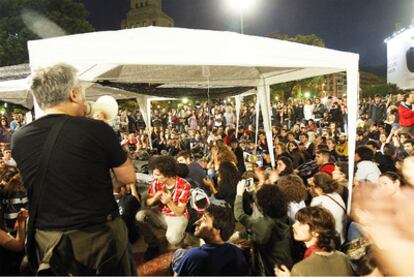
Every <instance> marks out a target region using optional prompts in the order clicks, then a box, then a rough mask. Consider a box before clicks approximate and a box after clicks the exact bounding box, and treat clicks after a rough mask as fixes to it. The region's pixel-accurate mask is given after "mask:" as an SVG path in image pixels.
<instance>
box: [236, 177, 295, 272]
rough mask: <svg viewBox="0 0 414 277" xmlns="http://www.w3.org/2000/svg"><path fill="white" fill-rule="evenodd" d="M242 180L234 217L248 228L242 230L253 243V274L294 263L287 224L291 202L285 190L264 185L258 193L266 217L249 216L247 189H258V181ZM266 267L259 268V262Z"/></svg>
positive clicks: (259, 203) (261, 208) (238, 189)
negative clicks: (246, 211)
mask: <svg viewBox="0 0 414 277" xmlns="http://www.w3.org/2000/svg"><path fill="white" fill-rule="evenodd" d="M247 181H248V180H242V181H240V182H239V183H238V184H237V196H236V201H235V203H234V216H235V218H236V220H237V221H239V222H240V223H241V224H243V225H244V226H245V227H246V231H244V232H241V233H239V237H240V238H245V239H249V240H250V241H251V242H252V243H253V248H254V250H253V252H254V255H253V260H255V262H254V263H253V264H255V265H256V266H255V267H254V268H252V273H253V275H263V274H264V275H265V276H269V275H270V274H271V273H272V268H273V266H274V264H286V265H288V266H289V267H290V266H291V265H292V255H291V242H292V241H291V239H292V238H291V234H290V227H289V225H288V224H287V202H286V199H285V196H284V194H283V193H282V192H281V190H280V189H279V188H278V187H277V186H274V185H264V186H262V187H261V188H260V189H259V190H258V191H257V193H256V197H257V206H258V208H259V210H260V211H261V212H262V214H263V217H259V218H257V217H254V216H249V215H247V214H246V213H245V212H244V210H243V203H242V202H243V193H244V191H245V189H253V190H255V184H254V183H252V184H249V186H247V187H246V182H247ZM260 260H261V261H262V262H263V265H264V268H262V269H261V268H260V267H259V265H258V264H259V261H260Z"/></svg>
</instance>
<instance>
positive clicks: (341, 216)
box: [308, 172, 346, 244]
mask: <svg viewBox="0 0 414 277" xmlns="http://www.w3.org/2000/svg"><path fill="white" fill-rule="evenodd" d="M308 185H309V187H310V190H311V194H312V196H313V198H312V201H311V203H310V206H312V207H314V206H321V207H324V208H325V209H327V210H329V211H330V212H331V213H332V215H333V216H334V218H335V229H336V231H337V232H338V234H339V236H340V238H341V244H342V243H344V242H345V226H346V222H345V221H346V206H345V202H344V201H343V200H342V197H341V196H340V195H339V193H337V189H338V183H337V182H335V181H334V180H333V179H332V177H331V176H330V175H329V174H328V173H325V172H318V173H316V174H315V175H313V177H312V178H309V179H308Z"/></svg>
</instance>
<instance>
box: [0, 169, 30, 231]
mask: <svg viewBox="0 0 414 277" xmlns="http://www.w3.org/2000/svg"><path fill="white" fill-rule="evenodd" d="M0 199H1V209H2V214H1V216H3V217H4V223H5V224H4V228H5V230H6V231H7V232H14V229H15V224H16V221H17V216H18V214H19V212H20V210H21V209H27V208H28V203H29V200H28V199H27V191H26V189H25V187H24V186H23V182H22V179H21V177H20V174H18V173H14V174H13V176H12V177H11V178H10V180H8V181H6V182H5V185H4V187H3V189H2V190H1V191H0Z"/></svg>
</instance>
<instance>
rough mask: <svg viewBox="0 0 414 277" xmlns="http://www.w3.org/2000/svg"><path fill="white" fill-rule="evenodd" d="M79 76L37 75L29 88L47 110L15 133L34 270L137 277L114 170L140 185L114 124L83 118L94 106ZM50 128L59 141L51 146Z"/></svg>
mask: <svg viewBox="0 0 414 277" xmlns="http://www.w3.org/2000/svg"><path fill="white" fill-rule="evenodd" d="M76 73H77V71H76V69H75V68H74V67H72V66H70V65H67V64H57V65H54V66H51V67H48V68H44V69H40V70H39V71H38V72H37V73H36V74H35V75H34V76H32V84H31V92H32V93H33V95H34V97H35V98H36V101H37V103H38V105H39V106H40V108H41V109H43V111H44V112H45V114H46V115H45V116H43V117H41V118H38V119H36V120H35V121H33V122H32V123H31V124H28V125H26V126H24V127H22V128H20V129H18V130H17V131H16V132H15V133H14V134H13V137H12V143H11V146H12V147H11V148H12V155H13V157H14V159H15V160H16V162H17V167H18V169H19V170H20V173H21V176H22V180H23V184H24V186H25V187H26V188H28V197H29V230H28V242H29V244H28V245H29V248H28V250H29V251H28V255H29V261H30V264H31V265H32V270H34V272H36V271H38V270H46V274H52V275H95V274H98V275H133V274H136V270H135V268H133V266H132V265H131V263H130V260H129V257H128V230H127V227H126V226H125V223H124V222H123V220H122V218H121V217H120V216H119V211H118V205H117V204H116V202H115V199H114V196H113V194H112V182H111V177H110V171H112V172H113V173H114V175H115V177H116V179H117V180H118V181H119V182H121V183H125V184H128V183H134V182H135V173H134V167H133V165H132V163H131V161H130V160H129V159H128V158H127V156H126V154H125V153H124V151H123V150H122V148H121V145H120V144H119V141H118V138H117V137H116V135H115V133H114V131H113V130H112V128H111V127H110V126H109V125H108V124H106V123H104V122H102V121H100V120H94V119H90V118H85V116H86V115H87V112H88V106H89V105H88V103H87V102H86V99H85V90H84V88H83V86H82V84H81V82H80V81H79V79H78V78H77V76H76ZM89 108H90V107H89ZM59 125H60V127H61V129H60V131H59V132H57V129H55V128H56V126H59ZM53 132H57V134H58V135H57V137H56V140H55V142H54V143H53V142H52V145H51V144H47V145H46V144H45V143H47V141H49V140H50V139H51V137H52V136H50V134H51V133H52V134H53ZM50 147H53V148H52V149H53V151H52V152H51V153H50V155H49V157H48V155H45V154H46V152H45V150H46V149H50ZM47 160H48V161H47ZM39 165H40V166H39ZM43 172H47V174H42V173H43ZM42 175H43V176H44V177H43V178H42V177H39V176H42ZM42 179H43V180H44V181H43V180H42ZM36 207H37V209H36ZM36 210H37V213H35V211H36ZM30 246H33V247H30ZM91 246H93V247H91ZM78 253H82V255H79V256H78ZM75 256H76V258H75ZM109 257H110V259H109Z"/></svg>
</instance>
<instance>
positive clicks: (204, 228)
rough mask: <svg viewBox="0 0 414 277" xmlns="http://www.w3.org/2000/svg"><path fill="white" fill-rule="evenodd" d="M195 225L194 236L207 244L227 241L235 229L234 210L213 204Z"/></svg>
mask: <svg viewBox="0 0 414 277" xmlns="http://www.w3.org/2000/svg"><path fill="white" fill-rule="evenodd" d="M195 224H196V225H197V227H196V229H195V232H194V235H195V236H197V237H199V238H202V239H203V240H204V241H205V242H206V243H217V242H220V241H227V240H228V239H229V238H230V236H231V235H232V234H233V232H234V227H235V220H234V216H233V210H232V209H231V207H229V206H219V205H215V204H211V205H210V206H209V207H208V208H207V209H206V211H205V212H204V214H203V216H202V217H201V218H200V219H199V220H198V221H197V222H196V223H195Z"/></svg>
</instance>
